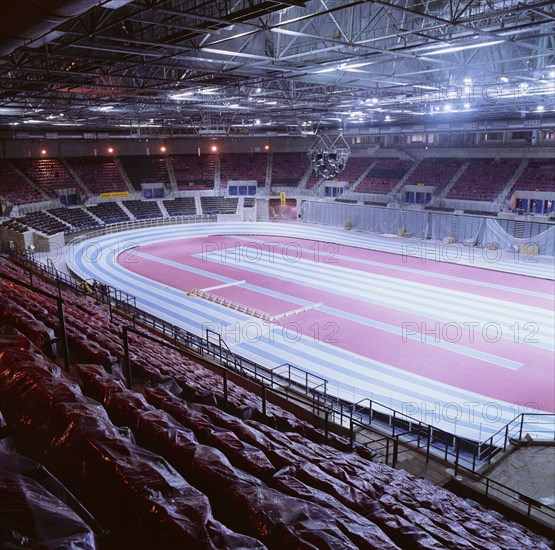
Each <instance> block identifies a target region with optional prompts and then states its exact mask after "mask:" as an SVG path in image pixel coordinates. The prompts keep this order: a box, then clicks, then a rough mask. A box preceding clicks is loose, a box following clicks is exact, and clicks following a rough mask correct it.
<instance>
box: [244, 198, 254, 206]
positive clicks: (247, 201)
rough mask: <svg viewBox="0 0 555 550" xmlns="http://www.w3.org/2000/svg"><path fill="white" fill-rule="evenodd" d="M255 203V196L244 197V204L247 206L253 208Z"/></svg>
mask: <svg viewBox="0 0 555 550" xmlns="http://www.w3.org/2000/svg"><path fill="white" fill-rule="evenodd" d="M254 205H255V199H254V197H245V198H244V199H243V206H244V207H245V208H253V207H254Z"/></svg>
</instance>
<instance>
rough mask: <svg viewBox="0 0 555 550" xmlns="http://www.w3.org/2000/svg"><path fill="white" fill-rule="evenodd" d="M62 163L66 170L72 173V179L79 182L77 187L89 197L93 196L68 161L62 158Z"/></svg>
mask: <svg viewBox="0 0 555 550" xmlns="http://www.w3.org/2000/svg"><path fill="white" fill-rule="evenodd" d="M60 162H61V163H62V164H63V165H64V167H65V169H66V170H67V171H68V172H69V173H70V175H71V177H72V178H73V179H74V180H75V181H76V182H77V185H79V187H80V188H81V191H83V193H84V194H85V195H87V196H90V195H92V193H91V192H90V190H89V189H88V188H87V186H86V185H85V184H84V183H83V180H82V179H81V178H80V177H79V176H78V175H77V172H76V171H75V170H74V169H73V168H72V167H71V166H70V165H69V163H68V162H67V160H66V159H63V158H60Z"/></svg>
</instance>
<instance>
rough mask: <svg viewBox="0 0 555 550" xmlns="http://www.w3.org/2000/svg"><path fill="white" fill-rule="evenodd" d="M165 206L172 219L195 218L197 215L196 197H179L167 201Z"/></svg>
mask: <svg viewBox="0 0 555 550" xmlns="http://www.w3.org/2000/svg"><path fill="white" fill-rule="evenodd" d="M164 206H165V207H166V210H167V211H168V214H169V215H170V217H174V216H194V215H196V213H197V207H196V204H195V197H178V198H176V199H173V200H170V199H167V200H165V201H164Z"/></svg>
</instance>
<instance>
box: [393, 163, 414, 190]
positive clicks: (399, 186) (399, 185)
mask: <svg viewBox="0 0 555 550" xmlns="http://www.w3.org/2000/svg"><path fill="white" fill-rule="evenodd" d="M420 162H421V161H415V162H414V163H413V165H412V166H411V167H410V168H409V170H408V172H407V173H406V174H405V175H404V176H403V177H402V178H401V179H400V180H399V181H398V182H397V185H395V187H394V188H393V189H392V190H391V193H393V194H394V195H397V193H400V192H401V189H403V187H404V186H405V183H406V181H407V180H408V179H409V178H410V176H411V175H412V173H413V172H414V171H415V170H416V169H417V168H418V165H419V164H420Z"/></svg>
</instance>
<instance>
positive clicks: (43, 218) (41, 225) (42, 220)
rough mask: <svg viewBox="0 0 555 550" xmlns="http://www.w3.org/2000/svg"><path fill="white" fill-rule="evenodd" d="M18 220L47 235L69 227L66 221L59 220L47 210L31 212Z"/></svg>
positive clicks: (61, 231) (63, 230)
mask: <svg viewBox="0 0 555 550" xmlns="http://www.w3.org/2000/svg"><path fill="white" fill-rule="evenodd" d="M17 221H18V222H20V223H22V224H25V225H27V226H29V227H32V228H33V229H36V230H37V231H41V232H42V233H45V234H46V235H55V234H56V233H63V232H65V231H67V230H68V229H69V226H68V225H67V224H66V223H64V222H61V221H59V220H57V219H56V218H54V216H51V215H50V214H48V213H47V212H40V211H39V212H30V213H28V214H25V216H20V217H19V218H17Z"/></svg>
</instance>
